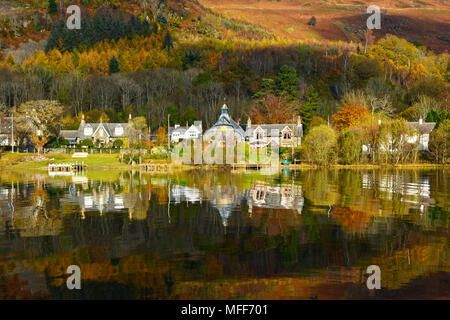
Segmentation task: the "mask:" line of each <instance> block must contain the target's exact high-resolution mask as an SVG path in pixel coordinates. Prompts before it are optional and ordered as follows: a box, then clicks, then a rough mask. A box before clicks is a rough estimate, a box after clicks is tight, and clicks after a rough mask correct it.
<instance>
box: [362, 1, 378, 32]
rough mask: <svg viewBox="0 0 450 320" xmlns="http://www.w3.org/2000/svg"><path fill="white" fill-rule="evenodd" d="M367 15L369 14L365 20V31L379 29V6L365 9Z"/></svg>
mask: <svg viewBox="0 0 450 320" xmlns="http://www.w3.org/2000/svg"><path fill="white" fill-rule="evenodd" d="M366 12H367V13H368V14H371V15H370V16H369V17H368V18H367V22H366V26H367V29H370V30H373V29H381V10H380V7H379V6H375V5H371V6H368V7H367V11H366Z"/></svg>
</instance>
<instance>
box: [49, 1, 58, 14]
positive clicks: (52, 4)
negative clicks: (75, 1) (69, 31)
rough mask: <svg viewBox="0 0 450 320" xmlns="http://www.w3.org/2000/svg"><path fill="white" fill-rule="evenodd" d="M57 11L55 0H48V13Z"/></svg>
mask: <svg viewBox="0 0 450 320" xmlns="http://www.w3.org/2000/svg"><path fill="white" fill-rule="evenodd" d="M57 12H58V5H57V4H56V1H55V0H48V13H50V14H55V13H57Z"/></svg>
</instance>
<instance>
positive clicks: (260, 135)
mask: <svg viewBox="0 0 450 320" xmlns="http://www.w3.org/2000/svg"><path fill="white" fill-rule="evenodd" d="M262 139H264V132H262V131H261V130H257V131H256V140H262Z"/></svg>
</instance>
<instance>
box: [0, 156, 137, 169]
mask: <svg viewBox="0 0 450 320" xmlns="http://www.w3.org/2000/svg"><path fill="white" fill-rule="evenodd" d="M43 157H44V158H45V159H38V160H37V154H33V153H2V154H1V158H0V167H1V168H15V169H20V168H45V169H46V168H47V166H48V164H49V163H74V162H78V163H81V162H84V164H86V165H87V166H88V169H89V168H127V167H129V166H128V165H126V164H123V163H120V162H119V155H118V154H90V155H88V157H87V158H78V159H74V158H72V155H70V154H46V155H44V156H43Z"/></svg>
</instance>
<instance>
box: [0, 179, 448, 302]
mask: <svg viewBox="0 0 450 320" xmlns="http://www.w3.org/2000/svg"><path fill="white" fill-rule="evenodd" d="M389 175H390V173H389V172H386V171H374V172H372V171H363V172H360V171H329V172H328V171H308V172H300V173H297V174H296V175H295V176H294V177H293V179H289V181H284V180H283V179H285V178H281V177H279V178H277V177H275V178H273V177H270V178H264V177H250V178H249V177H244V178H243V177H236V176H234V177H233V176H232V175H229V174H224V175H220V174H219V175H213V174H207V175H202V174H197V175H195V174H194V175H189V176H187V177H185V176H174V177H170V178H166V177H152V176H140V175H139V174H131V175H130V174H127V175H125V174H124V175H120V176H119V178H118V179H113V180H112V181H99V180H96V181H90V180H88V181H87V182H86V181H84V182H81V183H75V187H73V185H74V183H73V181H72V180H70V178H64V179H61V180H58V179H56V180H55V179H48V178H47V177H45V176H41V177H36V178H35V179H33V180H31V181H26V182H21V181H19V180H16V181H5V180H3V179H2V181H3V182H4V183H3V186H2V189H1V190H2V192H1V193H0V208H1V210H2V211H1V213H2V214H1V217H0V219H1V221H0V222H1V226H2V227H1V228H2V229H0V232H1V234H2V238H3V240H2V242H4V243H7V244H8V246H7V250H6V252H5V253H4V254H5V255H9V256H13V257H14V261H16V262H17V261H20V263H22V264H24V265H25V267H26V268H29V269H30V270H34V272H37V273H44V274H46V276H47V279H48V280H47V287H46V289H47V290H49V291H50V292H51V293H52V295H53V296H57V297H68V296H67V294H68V293H67V292H66V291H64V283H65V282H64V270H65V269H64V268H65V267H66V266H67V265H68V264H78V265H80V266H81V267H82V270H83V279H84V280H83V281H87V290H86V291H84V294H85V295H86V296H84V297H85V298H86V297H99V296H103V297H105V296H107V297H109V296H108V294H109V293H106V291H105V288H106V287H107V288H108V290H112V291H114V290H115V292H117V295H118V296H121V295H122V296H123V297H146V298H183V297H191V298H198V297H203V298H209V297H216V298H227V297H229V298H233V297H238V296H239V294H240V295H241V296H244V295H247V296H249V297H251V296H252V290H258V291H259V292H262V291H265V292H272V293H271V294H272V296H270V297H272V298H276V297H277V295H278V296H283V295H285V294H286V293H285V292H278V291H276V290H275V287H276V282H273V281H272V280H269V279H273V278H274V277H275V278H280V279H288V278H289V279H291V280H289V281H290V282H289V281H288V280H282V281H281V282H282V283H284V284H283V285H286V286H289V285H291V286H294V287H295V286H297V287H298V290H299V291H298V292H297V293H292V295H293V296H297V297H298V296H299V295H300V291H301V288H305V287H307V286H311V285H313V284H314V285H318V284H323V283H326V282H327V281H341V282H351V283H360V282H361V281H362V278H361V277H362V276H361V272H362V271H361V270H362V267H361V266H362V265H369V264H372V263H374V264H378V265H380V266H381V267H382V270H389V271H388V272H389V275H388V276H386V278H385V279H384V280H383V281H385V282H384V283H385V285H386V286H388V287H391V288H399V287H401V286H402V285H404V284H405V283H408V281H410V280H411V279H413V278H416V277H418V276H421V275H426V274H427V273H429V272H432V271H435V270H441V269H445V267H446V266H447V267H448V262H447V260H446V258H445V257H446V253H448V249H447V247H446V246H445V243H446V241H447V239H448V237H447V234H446V228H448V220H446V219H447V218H446V217H447V214H448V212H447V211H445V209H439V210H440V211H439V212H440V213H439V214H437V218H433V217H432V215H431V214H428V211H429V210H431V211H432V212H436V210H435V208H436V207H437V206H436V204H439V205H445V204H446V201H448V200H447V199H445V197H443V195H442V193H440V192H438V190H442V189H441V188H443V187H444V188H445V187H446V184H447V183H448V180H447V179H448V176H447V173H446V172H442V171H434V172H426V173H423V172H422V173H420V172H419V173H417V172H409V171H408V172H404V171H397V172H394V173H392V174H391V176H392V177H391V178H386V177H389ZM71 186H72V187H71ZM181 186H183V187H186V188H182V187H181ZM282 186H284V187H286V188H287V186H293V187H292V188H291V189H289V192H291V195H292V198H295V197H302V201H301V210H300V211H299V210H298V206H300V203H299V202H298V201H284V202H283V201H281V199H282V195H281V192H285V191H286V190H284V191H283V188H284V187H282ZM406 186H410V187H411V188H410V189H409V190H408V189H405V187H406ZM277 188H278V189H277ZM69 189H71V190H72V191H71V192H68V190H69ZM194 189H196V190H195V192H194V194H195V195H196V196H195V197H194V196H192V194H190V193H191V192H193V190H194ZM4 190H7V191H6V192H5V191H4ZM173 190H178V191H177V192H179V193H178V194H177V197H178V196H179V197H178V198H177V197H175V196H174V193H175V192H172V191H173ZM180 190H184V191H180ZM277 190H278V191H277ZM411 190H413V191H414V192H411ZM427 190H428V191H427ZM261 191H264V194H265V197H266V198H264V203H258V201H260V200H261V199H262V197H263V196H262V195H261V193H259V196H258V193H257V192H261ZM180 192H181V193H180ZM183 192H184V194H183ZM255 192H256V193H255ZM270 192H272V193H273V195H270V194H269V193H270ZM277 192H279V194H278V196H276V195H277ZM289 192H287V194H286V195H285V196H288V194H289ZM199 194H200V195H201V197H200V198H199V197H198V195H199ZM255 194H256V200H258V201H256V202H255V201H254V200H255V199H253V197H254V196H255ZM85 195H86V196H89V197H90V196H93V197H94V198H96V197H97V196H101V195H102V196H103V198H104V199H106V198H107V199H111V196H112V197H113V198H114V196H115V195H121V196H120V197H121V198H122V199H123V201H122V202H121V204H120V206H118V207H117V208H115V207H114V208H111V207H108V206H105V207H104V208H105V209H104V210H103V211H102V212H100V210H99V209H98V207H95V206H94V207H93V208H92V210H85V211H84V213H82V212H81V210H80V208H81V207H82V206H81V205H80V202H79V201H78V197H84V196H85ZM106 195H108V196H106ZM268 196H269V197H268ZM303 197H304V199H303ZM97 198H98V197H97ZM176 199H179V200H178V201H175V200H176ZM274 201H275V202H274ZM105 203H106V202H103V204H105ZM111 203H112V204H115V202H114V201H113V202H111ZM11 204H12V205H13V207H14V209H12V207H11ZM282 204H284V205H286V204H287V207H283V205H282ZM294 204H295V205H294ZM421 205H423V206H424V207H423V208H422V209H421ZM296 206H297V207H296ZM437 208H440V207H437ZM85 209H86V208H85ZM330 209H331V210H330ZM221 210H222V211H221ZM380 210H381V211H380ZM433 210H434V211H433ZM224 212H226V214H224ZM100 213H101V214H100ZM224 219H226V223H224ZM57 221H59V224H57ZM63 226H64V227H63ZM49 235H50V237H49ZM0 265H1V263H0ZM18 265H19V264H18V263H17V266H18ZM15 268H16V267H14V268H11V272H13V271H14V270H15ZM330 270H331V271H332V274H333V275H332V278H333V279H331V278H330V277H331V276H330V274H329V273H330V272H331V271H330ZM313 275H314V276H313ZM242 277H243V278H247V279H253V280H247V282H245V281H244V280H238V281H236V282H235V284H234V285H233V284H231V283H229V282H227V283H226V284H225V285H224V286H223V287H217V286H216V285H215V281H217V280H218V279H240V278H242ZM309 277H312V278H311V279H310V280H308V279H309ZM258 279H266V280H264V281H258ZM252 281H253V282H252ZM286 281H287V282H286ZM233 282H234V281H233ZM100 288H102V289H100ZM208 288H210V289H208ZM212 288H214V290H216V291H214V292H212V291H211V290H213V289H212ZM70 297H73V296H70Z"/></svg>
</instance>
